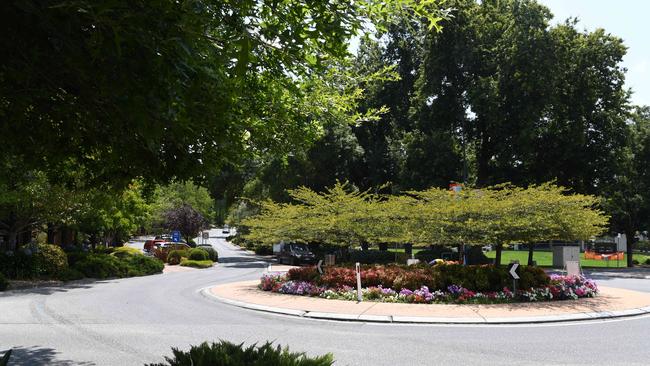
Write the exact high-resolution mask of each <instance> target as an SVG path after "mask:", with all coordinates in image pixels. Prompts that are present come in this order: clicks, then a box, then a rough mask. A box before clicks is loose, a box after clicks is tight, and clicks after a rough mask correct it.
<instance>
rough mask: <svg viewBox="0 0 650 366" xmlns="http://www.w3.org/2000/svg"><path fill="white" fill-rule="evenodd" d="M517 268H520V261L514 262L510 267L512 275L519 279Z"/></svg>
mask: <svg viewBox="0 0 650 366" xmlns="http://www.w3.org/2000/svg"><path fill="white" fill-rule="evenodd" d="M517 268H519V263H513V264H512V267H510V275H511V276H512V278H514V279H515V280H518V279H519V275H518V274H517Z"/></svg>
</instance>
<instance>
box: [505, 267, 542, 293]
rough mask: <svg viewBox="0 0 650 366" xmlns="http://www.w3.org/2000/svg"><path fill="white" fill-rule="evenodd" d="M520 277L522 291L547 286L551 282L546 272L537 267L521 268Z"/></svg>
mask: <svg viewBox="0 0 650 366" xmlns="http://www.w3.org/2000/svg"><path fill="white" fill-rule="evenodd" d="M519 277H520V278H519V288H520V289H529V288H531V287H541V286H546V285H548V284H549V283H550V281H551V279H550V278H549V276H548V275H547V274H546V272H544V270H543V269H541V268H539V267H536V266H519ZM510 282H511V283H512V281H510Z"/></svg>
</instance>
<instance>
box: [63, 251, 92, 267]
mask: <svg viewBox="0 0 650 366" xmlns="http://www.w3.org/2000/svg"><path fill="white" fill-rule="evenodd" d="M65 254H66V256H67V257H68V267H74V265H75V264H77V262H80V261H82V260H84V259H86V258H87V257H88V254H89V253H88V252H84V251H82V250H73V251H69V252H66V253H65Z"/></svg>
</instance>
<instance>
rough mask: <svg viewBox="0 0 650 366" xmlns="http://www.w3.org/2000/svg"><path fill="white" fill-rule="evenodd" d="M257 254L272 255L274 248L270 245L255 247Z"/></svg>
mask: <svg viewBox="0 0 650 366" xmlns="http://www.w3.org/2000/svg"><path fill="white" fill-rule="evenodd" d="M253 250H254V251H255V254H257V255H272V254H273V247H271V246H268V245H256V246H254V247H253Z"/></svg>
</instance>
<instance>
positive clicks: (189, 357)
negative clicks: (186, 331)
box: [148, 341, 334, 366]
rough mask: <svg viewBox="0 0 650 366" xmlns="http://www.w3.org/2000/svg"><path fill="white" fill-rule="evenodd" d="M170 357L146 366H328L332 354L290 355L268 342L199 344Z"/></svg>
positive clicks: (286, 349) (285, 350) (331, 361)
mask: <svg viewBox="0 0 650 366" xmlns="http://www.w3.org/2000/svg"><path fill="white" fill-rule="evenodd" d="M172 353H173V354H174V355H173V357H165V361H166V363H152V364H149V365H148V366H331V365H333V364H334V360H333V358H332V355H331V354H326V355H324V356H317V357H309V356H307V355H305V354H304V353H294V352H289V349H288V348H282V347H280V346H277V347H274V346H273V345H272V344H271V343H270V342H267V343H265V344H263V345H261V346H257V345H255V344H254V345H251V346H248V347H244V345H243V343H241V344H234V343H231V342H227V341H219V342H218V343H212V344H208V343H205V342H204V343H201V344H200V345H198V346H192V347H191V348H190V350H189V351H188V352H185V351H181V350H179V349H177V348H172Z"/></svg>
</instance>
